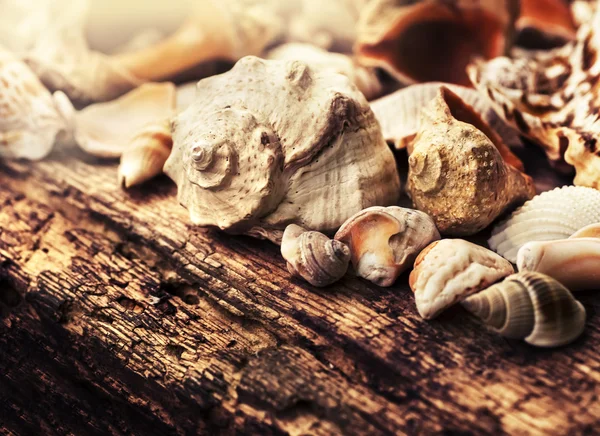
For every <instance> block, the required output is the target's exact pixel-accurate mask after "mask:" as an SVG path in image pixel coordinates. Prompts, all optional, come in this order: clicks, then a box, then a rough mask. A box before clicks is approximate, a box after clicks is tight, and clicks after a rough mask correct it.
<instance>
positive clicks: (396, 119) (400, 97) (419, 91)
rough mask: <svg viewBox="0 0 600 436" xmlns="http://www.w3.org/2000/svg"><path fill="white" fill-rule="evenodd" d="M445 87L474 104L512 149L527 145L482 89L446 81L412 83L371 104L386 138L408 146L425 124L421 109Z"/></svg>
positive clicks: (399, 146) (398, 146) (400, 145)
mask: <svg viewBox="0 0 600 436" xmlns="http://www.w3.org/2000/svg"><path fill="white" fill-rule="evenodd" d="M441 86H446V87H447V88H448V89H450V90H451V91H452V92H454V93H455V94H456V95H458V96H459V97H460V98H461V99H462V100H463V101H464V102H465V103H466V104H468V105H469V106H471V107H473V109H474V110H475V112H477V113H478V114H480V115H481V118H482V119H483V120H484V121H485V122H487V123H488V124H489V125H490V127H491V128H492V129H493V130H494V131H496V133H498V135H500V137H501V138H502V140H503V141H504V143H505V144H506V145H508V146H509V147H511V148H512V147H521V146H522V145H523V144H522V142H521V139H520V138H519V135H518V134H517V133H516V131H515V130H514V129H513V128H512V127H509V126H508V125H507V124H506V123H505V122H504V120H502V118H500V117H499V116H498V115H497V114H496V112H495V111H494V109H493V108H492V105H491V104H490V103H489V102H488V101H487V100H486V99H485V98H484V97H482V96H481V94H479V92H477V91H475V90H473V89H471V88H466V87H464V86H460V85H451V84H447V83H442V82H431V83H422V84H418V85H411V86H408V87H406V88H404V89H401V90H399V91H396V92H394V93H392V94H390V95H387V96H385V97H382V98H380V99H378V100H375V101H374V102H372V103H371V108H372V109H373V112H374V113H375V117H376V118H377V120H378V121H379V124H381V130H382V131H383V136H384V137H385V140H386V141H388V142H393V143H394V145H395V146H396V148H397V149H403V148H406V147H407V146H408V145H409V143H410V142H412V140H413V139H414V137H415V136H416V134H417V132H418V131H419V127H420V126H421V110H422V109H423V108H424V107H425V106H427V104H428V103H429V102H430V101H431V100H433V99H434V98H435V97H436V95H437V93H438V91H439V90H440V87H441ZM409 151H410V150H409Z"/></svg>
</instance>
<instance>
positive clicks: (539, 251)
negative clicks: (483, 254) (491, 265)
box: [517, 238, 600, 291]
mask: <svg viewBox="0 0 600 436" xmlns="http://www.w3.org/2000/svg"><path fill="white" fill-rule="evenodd" d="M517 268H518V269H519V271H537V272H540V273H543V274H546V275H549V276H550V277H552V278H554V279H556V280H558V281H559V282H561V283H562V284H563V285H564V286H566V287H567V288H568V289H569V290H571V291H581V290H586V289H600V239H599V238H573V239H562V240H558V241H537V242H528V243H527V244H525V245H523V246H522V247H521V249H520V250H519V252H518V254H517Z"/></svg>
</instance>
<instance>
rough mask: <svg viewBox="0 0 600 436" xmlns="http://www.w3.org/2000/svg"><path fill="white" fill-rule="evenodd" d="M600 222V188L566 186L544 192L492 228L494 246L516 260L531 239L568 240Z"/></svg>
mask: <svg viewBox="0 0 600 436" xmlns="http://www.w3.org/2000/svg"><path fill="white" fill-rule="evenodd" d="M599 221H600V191H596V190H595V189H591V188H584V187H581V186H565V187H563V188H556V189H554V190H552V191H548V192H544V193H542V194H540V195H538V196H536V197H535V198H534V199H533V200H531V201H528V202H527V203H525V204H524V205H523V206H522V207H521V208H519V209H517V210H516V211H515V212H513V214H512V215H511V216H510V217H509V218H508V219H506V220H505V221H503V222H501V223H500V224H498V225H497V226H496V227H495V228H494V229H493V231H492V237H491V238H490V239H489V241H488V243H489V245H490V248H491V249H492V250H494V251H496V252H497V253H499V254H500V255H502V256H504V257H505V258H506V259H508V260H510V261H511V262H513V263H516V261H517V252H518V251H519V249H520V248H521V247H522V246H523V245H525V244H526V243H527V242H531V241H553V240H557V239H565V238H568V237H569V236H571V235H572V234H573V233H575V232H576V231H578V230H579V229H581V228H583V227H585V226H587V225H589V224H593V223H597V222H599Z"/></svg>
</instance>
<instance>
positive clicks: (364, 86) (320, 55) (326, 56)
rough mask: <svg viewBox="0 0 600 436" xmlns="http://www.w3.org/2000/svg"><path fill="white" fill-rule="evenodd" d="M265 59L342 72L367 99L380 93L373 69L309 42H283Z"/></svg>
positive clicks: (379, 84) (379, 86) (380, 87)
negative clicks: (297, 62)
mask: <svg viewBox="0 0 600 436" xmlns="http://www.w3.org/2000/svg"><path fill="white" fill-rule="evenodd" d="M265 59H270V60H276V61H301V62H304V63H306V64H307V65H309V66H310V67H311V68H313V69H315V70H323V71H331V72H333V73H340V74H344V75H346V76H348V78H349V79H350V81H351V82H352V83H354V84H355V85H356V87H357V88H358V89H359V90H360V91H361V92H362V93H363V94H364V95H365V97H367V100H371V99H373V98H375V97H377V96H379V95H381V92H382V85H381V82H380V81H379V78H378V77H377V74H376V72H375V69H373V68H368V67H364V66H362V65H359V64H358V63H356V61H355V60H354V59H352V58H351V57H350V56H347V55H344V54H341V53H332V52H328V51H326V50H323V49H322V48H319V47H317V46H314V45H311V44H305V43H288V44H283V45H280V46H278V47H276V48H274V49H273V50H271V51H269V52H268V53H267V54H266V55H265ZM371 107H373V106H371Z"/></svg>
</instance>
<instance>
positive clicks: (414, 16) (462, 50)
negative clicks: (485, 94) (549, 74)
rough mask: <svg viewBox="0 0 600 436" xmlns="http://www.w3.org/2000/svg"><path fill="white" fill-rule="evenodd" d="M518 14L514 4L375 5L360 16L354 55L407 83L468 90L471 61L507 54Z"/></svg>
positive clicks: (437, 1) (483, 0)
mask: <svg viewBox="0 0 600 436" xmlns="http://www.w3.org/2000/svg"><path fill="white" fill-rule="evenodd" d="M514 12H515V11H513V9H512V2H511V1H510V0H455V1H452V2H448V1H446V0H427V1H425V0H417V1H408V2H407V1H404V0H373V1H371V2H369V3H368V4H367V6H365V7H364V8H363V9H362V10H361V17H360V20H359V24H358V35H357V42H356V46H355V51H356V53H357V55H358V56H359V58H360V59H361V61H362V62H364V63H366V64H370V65H375V66H381V67H383V68H385V69H386V70H388V71H389V72H390V73H391V74H393V75H394V76H395V77H396V78H397V79H398V80H400V81H401V82H403V83H416V82H428V81H436V80H439V81H443V82H450V83H457V84H463V85H466V84H468V79H467V76H466V74H465V67H466V65H467V63H468V62H469V60H470V58H471V57H472V56H483V57H485V58H488V59H491V58H494V57H496V56H499V55H501V54H502V53H503V52H504V50H505V48H506V38H505V33H506V32H507V30H508V29H509V28H510V27H511V25H512V22H511V20H512V19H514V18H515V14H514Z"/></svg>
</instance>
